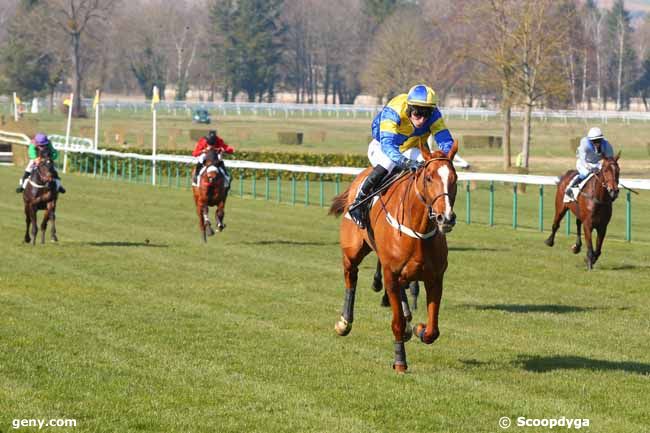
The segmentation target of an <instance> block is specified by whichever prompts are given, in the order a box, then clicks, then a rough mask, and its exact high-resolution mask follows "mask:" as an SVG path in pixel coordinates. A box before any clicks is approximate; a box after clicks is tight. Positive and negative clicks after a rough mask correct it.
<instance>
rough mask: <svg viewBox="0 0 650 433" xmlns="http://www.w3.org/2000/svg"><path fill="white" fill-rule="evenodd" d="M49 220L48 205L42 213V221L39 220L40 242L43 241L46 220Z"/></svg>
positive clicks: (42, 242)
mask: <svg viewBox="0 0 650 433" xmlns="http://www.w3.org/2000/svg"><path fill="white" fill-rule="evenodd" d="M49 220H50V207H49V205H48V207H47V208H45V213H44V214H43V221H42V222H41V244H44V243H45V231H46V230H47V222H48V221H49Z"/></svg>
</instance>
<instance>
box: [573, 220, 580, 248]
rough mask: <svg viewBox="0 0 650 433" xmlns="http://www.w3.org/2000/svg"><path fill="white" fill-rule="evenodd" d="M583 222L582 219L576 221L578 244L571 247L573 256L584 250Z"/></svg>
mask: <svg viewBox="0 0 650 433" xmlns="http://www.w3.org/2000/svg"><path fill="white" fill-rule="evenodd" d="M581 230H582V221H581V220H580V219H576V243H575V244H573V246H572V247H571V251H573V254H578V253H579V252H580V250H581V249H582V239H581V236H582V233H581Z"/></svg>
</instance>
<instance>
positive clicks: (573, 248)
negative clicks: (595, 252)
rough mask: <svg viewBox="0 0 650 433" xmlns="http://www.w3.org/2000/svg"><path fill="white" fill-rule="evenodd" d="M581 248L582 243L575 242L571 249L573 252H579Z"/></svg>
mask: <svg viewBox="0 0 650 433" xmlns="http://www.w3.org/2000/svg"><path fill="white" fill-rule="evenodd" d="M581 249H582V247H581V246H580V245H576V244H573V245H572V246H571V251H572V252H573V254H578V253H579V252H580V250H581Z"/></svg>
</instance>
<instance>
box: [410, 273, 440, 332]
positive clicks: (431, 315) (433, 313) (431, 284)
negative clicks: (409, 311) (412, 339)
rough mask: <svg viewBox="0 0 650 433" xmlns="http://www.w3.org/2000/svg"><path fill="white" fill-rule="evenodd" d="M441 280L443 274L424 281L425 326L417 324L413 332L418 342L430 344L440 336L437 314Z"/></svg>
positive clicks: (438, 311)
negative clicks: (425, 298) (425, 296)
mask: <svg viewBox="0 0 650 433" xmlns="http://www.w3.org/2000/svg"><path fill="white" fill-rule="evenodd" d="M442 278H443V274H442V273H440V274H437V275H436V276H435V277H433V278H427V279H425V280H424V287H425V289H426V292H427V324H426V326H425V325H424V323H418V324H417V325H416V326H415V328H413V332H414V333H415V335H417V336H418V337H420V341H422V342H423V343H425V344H431V343H433V342H434V341H436V340H437V339H438V337H439V336H440V329H439V328H438V314H439V313H440V302H441V300H442Z"/></svg>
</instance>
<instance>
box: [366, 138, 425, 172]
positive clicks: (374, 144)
mask: <svg viewBox="0 0 650 433" xmlns="http://www.w3.org/2000/svg"><path fill="white" fill-rule="evenodd" d="M402 155H404V156H405V157H407V158H408V159H414V160H418V161H423V160H424V158H422V155H421V154H420V149H418V148H417V147H412V148H410V149H408V150H406V151H404V152H402ZM368 159H369V160H370V164H372V166H373V167H376V166H378V165H381V166H382V167H384V168H385V169H386V171H388V172H389V173H390V172H391V171H393V169H394V168H395V165H396V164H395V163H394V162H393V160H391V159H390V158H389V157H388V156H387V155H386V154H385V153H384V152H383V151H382V150H381V143H379V142H378V141H377V140H372V141H371V142H370V143H369V144H368Z"/></svg>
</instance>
